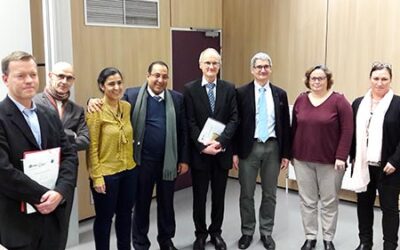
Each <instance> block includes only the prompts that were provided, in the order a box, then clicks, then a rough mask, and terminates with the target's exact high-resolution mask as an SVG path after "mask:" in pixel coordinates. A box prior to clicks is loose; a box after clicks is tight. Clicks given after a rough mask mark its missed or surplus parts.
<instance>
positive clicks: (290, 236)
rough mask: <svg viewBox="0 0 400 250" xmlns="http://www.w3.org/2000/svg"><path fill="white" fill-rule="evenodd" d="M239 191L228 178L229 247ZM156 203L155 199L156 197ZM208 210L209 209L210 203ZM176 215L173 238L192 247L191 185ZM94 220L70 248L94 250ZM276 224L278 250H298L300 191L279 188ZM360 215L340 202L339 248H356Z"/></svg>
mask: <svg viewBox="0 0 400 250" xmlns="http://www.w3.org/2000/svg"><path fill="white" fill-rule="evenodd" d="M239 190H240V186H239V183H238V181H237V180H235V179H229V181H228V186H227V193H226V200H225V218H224V224H223V229H222V230H223V232H222V237H223V238H224V239H225V241H226V243H227V246H228V249H238V247H237V241H238V239H239V238H240V236H241V232H240V215H239ZM260 195H261V188H260V186H259V185H257V189H256V195H255V197H256V199H255V200H256V207H258V206H259V204H260V197H261V196H260ZM153 203H154V200H153ZM207 212H208V214H209V212H210V204H209V203H208V209H207ZM175 214H176V225H177V228H176V236H175V238H174V239H173V241H174V243H175V246H176V247H177V248H178V249H182V250H189V249H192V243H193V241H194V239H195V238H194V233H193V232H194V226H193V221H192V191H191V188H187V189H184V190H180V191H178V192H176V194H175ZM381 218H382V217H381V213H380V210H379V209H375V224H374V235H375V237H374V242H375V243H374V248H373V249H376V250H378V249H382V240H381V239H382V230H381V226H380V221H381ZM92 223H93V220H87V221H84V222H81V223H80V225H79V231H80V235H79V237H80V240H79V241H80V244H79V245H78V246H75V247H71V248H68V250H89V249H95V247H94V242H93V234H92V231H91V230H92ZM150 223H151V225H150V232H149V238H150V241H151V242H152V245H151V248H150V249H152V250H153V249H159V247H158V244H157V240H156V237H157V230H156V226H157V224H156V204H152V207H151V218H150ZM275 224H276V225H275V227H274V232H273V234H272V236H273V238H274V239H275V242H276V249H277V250H295V249H296V250H298V249H300V248H301V245H302V244H303V242H304V233H303V227H302V223H301V217H300V211H299V197H298V195H297V192H295V191H289V192H288V193H286V192H285V190H284V189H278V194H277V207H276V215H275ZM357 233H358V230H357V215H356V207H355V204H354V203H350V202H345V201H341V203H340V208H339V222H338V227H337V231H336V236H335V239H334V243H335V246H336V249H338V250H354V249H355V248H356V247H357V245H358V236H357ZM110 249H116V243H115V234H114V231H113V232H112V236H111V247H110ZM206 249H214V247H213V245H211V243H208V244H207V247H206ZM248 249H264V247H263V245H262V243H261V241H260V240H259V233H258V232H256V233H255V235H254V238H253V242H252V244H251V245H250V247H249V248H248ZM316 249H317V250H318V249H323V244H322V239H321V233H320V234H319V238H318V242H317V248H316Z"/></svg>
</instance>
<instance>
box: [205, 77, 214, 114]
mask: <svg viewBox="0 0 400 250" xmlns="http://www.w3.org/2000/svg"><path fill="white" fill-rule="evenodd" d="M206 86H207V89H208V92H207V95H208V100H209V101H210V107H211V111H212V112H213V113H214V109H215V96H214V90H213V89H214V88H215V84H214V83H212V82H210V83H207V85H206Z"/></svg>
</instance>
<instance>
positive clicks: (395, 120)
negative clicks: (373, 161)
mask: <svg viewBox="0 0 400 250" xmlns="http://www.w3.org/2000/svg"><path fill="white" fill-rule="evenodd" d="M362 99H363V97H359V98H357V99H356V100H354V102H353V104H352V107H353V114H354V124H355V125H356V126H357V124H356V117H357V111H358V107H359V106H360V103H361V100H362ZM355 134H356V129H354V137H353V143H352V147H351V150H350V159H351V160H353V159H354V158H355V155H356V152H355V151H356V143H357V141H356V135H355ZM387 162H390V163H391V164H392V165H393V167H395V168H396V171H395V172H394V173H393V174H390V175H386V174H384V173H383V171H382V179H381V180H380V181H381V182H382V184H384V185H388V186H393V187H396V188H400V96H397V95H395V96H393V99H392V102H391V103H390V105H389V108H388V110H387V111H386V114H385V118H384V120H383V135H382V155H381V163H382V166H385V165H386V163H387ZM382 170H383V167H382Z"/></svg>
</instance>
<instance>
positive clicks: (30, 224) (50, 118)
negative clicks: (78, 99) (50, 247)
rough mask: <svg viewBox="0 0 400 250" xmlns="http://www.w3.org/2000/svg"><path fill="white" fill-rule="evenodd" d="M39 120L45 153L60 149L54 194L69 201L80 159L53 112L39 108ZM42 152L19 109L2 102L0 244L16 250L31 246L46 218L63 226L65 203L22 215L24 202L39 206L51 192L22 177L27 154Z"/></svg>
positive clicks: (9, 102) (7, 101) (0, 134)
mask: <svg viewBox="0 0 400 250" xmlns="http://www.w3.org/2000/svg"><path fill="white" fill-rule="evenodd" d="M37 116H38V119H39V124H40V131H41V136H42V149H50V148H54V147H61V165H60V170H59V175H58V179H57V182H56V187H55V188H54V190H55V191H57V192H59V193H60V194H62V195H63V196H64V197H70V196H71V195H72V193H73V190H74V187H75V184H76V175H77V158H76V154H75V153H74V150H73V149H72V147H71V145H70V144H69V142H68V139H67V136H66V135H65V133H64V130H63V128H62V124H61V122H60V119H59V118H58V117H57V116H56V114H54V113H53V112H45V110H44V109H42V107H40V106H38V110H37ZM34 150H39V146H38V145H37V142H36V140H35V138H34V136H33V134H32V132H31V130H30V128H29V126H28V124H27V122H26V120H25V118H24V117H23V115H22V114H21V112H20V111H19V109H18V108H17V106H16V105H15V104H14V103H13V102H12V101H11V99H10V98H9V97H6V98H5V99H4V100H3V101H2V102H0V244H3V245H4V246H5V247H9V248H15V247H20V246H24V245H27V244H30V242H31V237H32V235H34V232H35V230H38V228H42V230H46V228H44V227H43V218H42V217H44V216H56V218H57V220H58V223H60V224H62V223H63V222H64V221H66V218H65V204H66V202H69V201H65V202H64V203H63V204H60V205H59V206H58V207H57V209H56V210H55V211H54V212H53V213H51V214H49V215H42V214H40V213H38V212H37V213H35V214H30V215H26V214H23V213H21V212H20V205H21V201H25V202H28V203H30V204H32V205H33V204H38V203H40V198H41V197H42V195H43V194H44V193H45V192H47V191H48V189H47V188H46V187H44V186H42V185H39V184H38V183H37V182H35V181H33V180H32V179H30V178H29V177H28V176H26V175H25V174H24V173H23V165H22V161H21V159H23V154H24V152H26V151H34Z"/></svg>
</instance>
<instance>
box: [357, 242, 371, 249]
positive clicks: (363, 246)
mask: <svg viewBox="0 0 400 250" xmlns="http://www.w3.org/2000/svg"><path fill="white" fill-rule="evenodd" d="M356 250H372V245H371V244H365V243H360V245H358V247H357V248H356Z"/></svg>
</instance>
